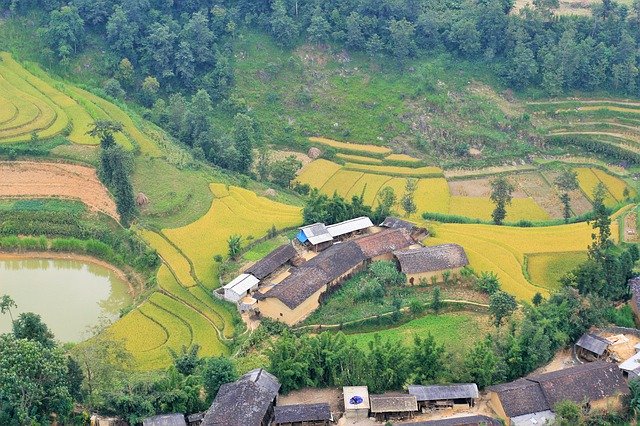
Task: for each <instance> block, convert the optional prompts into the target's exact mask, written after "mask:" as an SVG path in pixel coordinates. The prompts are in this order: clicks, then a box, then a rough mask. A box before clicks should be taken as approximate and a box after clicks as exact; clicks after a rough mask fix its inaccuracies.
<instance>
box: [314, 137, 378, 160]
mask: <svg viewBox="0 0 640 426" xmlns="http://www.w3.org/2000/svg"><path fill="white" fill-rule="evenodd" d="M309 142H311V143H312V144H317V145H320V146H329V147H331V148H334V149H336V150H339V151H343V152H344V153H355V154H358V153H363V154H369V155H371V156H384V155H387V154H391V150H390V149H389V148H387V147H384V146H377V145H366V144H356V143H348V142H340V141H336V140H333V139H327V138H319V137H312V138H309Z"/></svg>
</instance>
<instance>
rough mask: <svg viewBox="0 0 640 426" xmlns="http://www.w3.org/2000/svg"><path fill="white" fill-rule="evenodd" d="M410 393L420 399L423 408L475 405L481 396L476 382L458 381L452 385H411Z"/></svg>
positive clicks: (419, 402)
mask: <svg viewBox="0 0 640 426" xmlns="http://www.w3.org/2000/svg"><path fill="white" fill-rule="evenodd" d="M409 394H411V395H414V396H415V397H416V399H417V400H418V406H419V407H420V409H421V410H423V411H425V410H430V409H440V408H453V407H455V406H456V405H464V406H465V407H473V406H475V403H476V400H477V399H478V397H479V393H478V386H477V385H476V384H475V383H458V384H452V385H431V386H421V385H410V386H409Z"/></svg>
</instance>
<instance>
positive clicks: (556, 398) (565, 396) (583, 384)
mask: <svg viewBox="0 0 640 426" xmlns="http://www.w3.org/2000/svg"><path fill="white" fill-rule="evenodd" d="M488 390H489V398H490V401H491V406H492V408H493V410H494V411H495V412H496V414H498V415H499V416H500V417H502V418H503V419H504V420H505V421H507V424H510V425H524V424H531V420H532V419H533V420H535V421H536V422H539V423H544V422H543V421H542V420H544V419H547V420H551V419H553V417H554V415H553V413H552V411H553V407H555V405H556V404H557V403H558V402H561V401H564V400H569V401H573V402H575V403H578V404H585V408H587V409H590V408H612V407H613V408H617V407H619V405H620V397H621V396H622V395H625V394H627V393H628V392H629V388H628V386H627V383H626V382H625V380H624V377H623V375H622V372H621V371H620V370H619V369H616V368H615V367H614V364H610V363H607V362H604V361H595V362H591V363H587V364H581V365H577V366H575V367H571V368H566V369H564V370H559V371H554V372H551V373H544V374H539V375H535V376H529V377H526V378H522V379H518V380H516V381H514V382H511V383H504V384H501V385H496V386H491V387H489V388H488Z"/></svg>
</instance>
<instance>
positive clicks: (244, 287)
mask: <svg viewBox="0 0 640 426" xmlns="http://www.w3.org/2000/svg"><path fill="white" fill-rule="evenodd" d="M259 284H260V280H259V279H258V278H256V277H254V276H253V275H251V274H240V275H238V276H237V277H235V278H234V279H233V280H232V281H231V282H230V283H228V284H226V285H225V286H224V287H222V290H223V292H224V293H223V295H224V296H223V297H224V299H225V300H228V301H229V302H232V303H238V301H240V299H242V298H243V297H245V296H248V295H250V294H251V292H253V291H256V290H257V289H258V285H259Z"/></svg>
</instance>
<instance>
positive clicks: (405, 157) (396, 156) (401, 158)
mask: <svg viewBox="0 0 640 426" xmlns="http://www.w3.org/2000/svg"><path fill="white" fill-rule="evenodd" d="M384 159H385V160H388V161H402V162H405V163H419V162H420V161H421V160H420V159H419V158H414V157H412V156H410V155H407V154H391V155H387V156H386V157H384Z"/></svg>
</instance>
